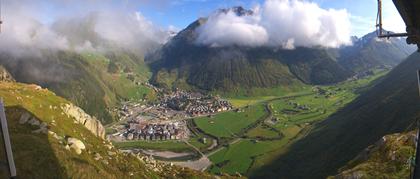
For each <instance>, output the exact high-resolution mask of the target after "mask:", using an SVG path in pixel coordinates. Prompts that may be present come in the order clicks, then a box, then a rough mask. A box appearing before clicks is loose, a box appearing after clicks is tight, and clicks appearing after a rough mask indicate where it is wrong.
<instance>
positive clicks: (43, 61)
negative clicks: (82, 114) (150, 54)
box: [0, 52, 154, 123]
mask: <svg viewBox="0 0 420 179" xmlns="http://www.w3.org/2000/svg"><path fill="white" fill-rule="evenodd" d="M110 62H113V63H114V64H116V65H117V66H118V67H119V69H118V71H117V72H116V73H110V72H108V65H109V63H110ZM0 63H1V64H4V65H5V66H6V68H7V69H8V70H9V71H10V72H11V73H12V75H13V76H14V77H15V78H16V80H17V81H19V82H25V83H35V84H39V85H41V86H43V87H47V88H48V89H50V90H52V91H54V92H55V93H56V94H58V95H60V96H62V97H65V98H66V99H69V100H70V101H72V102H73V103H75V104H76V105H78V106H80V107H82V108H83V109H84V110H85V111H87V112H88V113H89V114H91V115H94V116H96V117H97V118H98V119H100V120H101V121H102V122H105V123H109V122H111V121H112V119H113V116H114V115H113V114H112V113H111V112H110V109H111V108H113V107H115V105H116V104H117V103H118V101H119V100H121V99H134V100H137V99H141V98H142V97H143V94H146V95H148V98H150V99H153V98H154V94H153V91H152V90H150V89H148V88H146V87H144V86H141V85H140V86H137V85H135V83H134V82H133V81H131V80H129V79H128V78H127V77H128V73H129V72H130V71H131V72H132V73H133V75H132V76H134V78H135V80H136V81H139V82H144V81H145V80H147V79H148V78H149V77H150V76H151V74H150V72H149V70H148V69H147V67H146V65H145V64H144V62H143V60H142V58H141V57H138V56H135V55H132V54H130V53H125V52H115V53H109V54H106V55H105V56H104V55H100V54H95V53H83V54H77V53H73V52H43V54H42V55H41V56H32V57H19V58H16V57H11V56H5V55H4V54H3V55H2V56H0ZM16 66H19V68H16Z"/></svg>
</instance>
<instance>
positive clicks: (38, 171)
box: [0, 107, 69, 178]
mask: <svg viewBox="0 0 420 179" xmlns="http://www.w3.org/2000/svg"><path fill="white" fill-rule="evenodd" d="M25 112H26V113H29V112H28V111H26V110H25V109H23V108H21V107H8V108H6V116H7V121H8V127H9V133H10V138H11V139H10V140H11V143H12V150H13V156H14V161H15V164H16V170H17V175H18V178H69V176H67V173H66V171H65V169H64V168H63V167H61V164H60V161H59V159H58V158H57V157H56V154H55V153H54V150H53V149H52V145H53V144H51V143H50V141H49V140H48V134H44V133H39V134H34V133H32V130H33V129H32V127H31V125H29V124H24V125H22V124H19V118H20V116H21V114H23V113H25ZM0 143H1V147H0V162H1V165H0V167H1V168H0V178H8V176H9V168H8V167H7V159H6V154H5V151H4V148H3V144H4V143H3V137H2V136H1V139H0Z"/></svg>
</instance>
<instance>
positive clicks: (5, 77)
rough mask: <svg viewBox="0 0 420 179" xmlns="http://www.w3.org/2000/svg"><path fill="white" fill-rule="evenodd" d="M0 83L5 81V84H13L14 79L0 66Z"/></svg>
mask: <svg viewBox="0 0 420 179" xmlns="http://www.w3.org/2000/svg"><path fill="white" fill-rule="evenodd" d="M0 81H6V82H14V81H15V79H13V77H12V75H10V73H9V72H8V71H7V70H6V69H5V68H4V67H3V66H1V65H0Z"/></svg>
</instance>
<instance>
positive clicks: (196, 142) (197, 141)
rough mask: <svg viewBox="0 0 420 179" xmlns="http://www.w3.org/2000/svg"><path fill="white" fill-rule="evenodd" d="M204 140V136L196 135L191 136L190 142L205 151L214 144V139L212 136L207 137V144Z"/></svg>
mask: <svg viewBox="0 0 420 179" xmlns="http://www.w3.org/2000/svg"><path fill="white" fill-rule="evenodd" d="M202 140H203V137H202V136H194V137H191V138H190V139H189V140H188V142H189V143H190V144H191V145H193V146H194V147H197V148H198V149H199V150H200V151H202V152H203V151H206V150H207V149H208V148H209V147H210V146H211V145H212V144H213V140H212V139H211V138H206V143H205V144H204V143H203V142H202Z"/></svg>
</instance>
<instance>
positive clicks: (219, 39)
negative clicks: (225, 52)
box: [197, 11, 268, 46]
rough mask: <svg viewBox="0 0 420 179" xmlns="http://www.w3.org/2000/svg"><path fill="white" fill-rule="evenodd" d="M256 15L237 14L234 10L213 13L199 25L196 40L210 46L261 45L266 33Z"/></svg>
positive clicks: (264, 40) (266, 36)
mask: <svg viewBox="0 0 420 179" xmlns="http://www.w3.org/2000/svg"><path fill="white" fill-rule="evenodd" d="M259 22H260V19H259V17H257V16H237V15H236V14H235V12H233V11H229V12H227V13H215V14H213V15H211V16H210V17H209V18H208V20H207V22H206V23H205V24H204V25H203V26H201V27H199V29H198V31H199V36H198V38H197V41H198V42H200V43H202V44H207V45H211V46H228V45H246V46H261V45H263V44H265V43H267V41H268V34H267V31H266V29H265V28H264V27H262V26H261V25H260V24H259Z"/></svg>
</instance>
